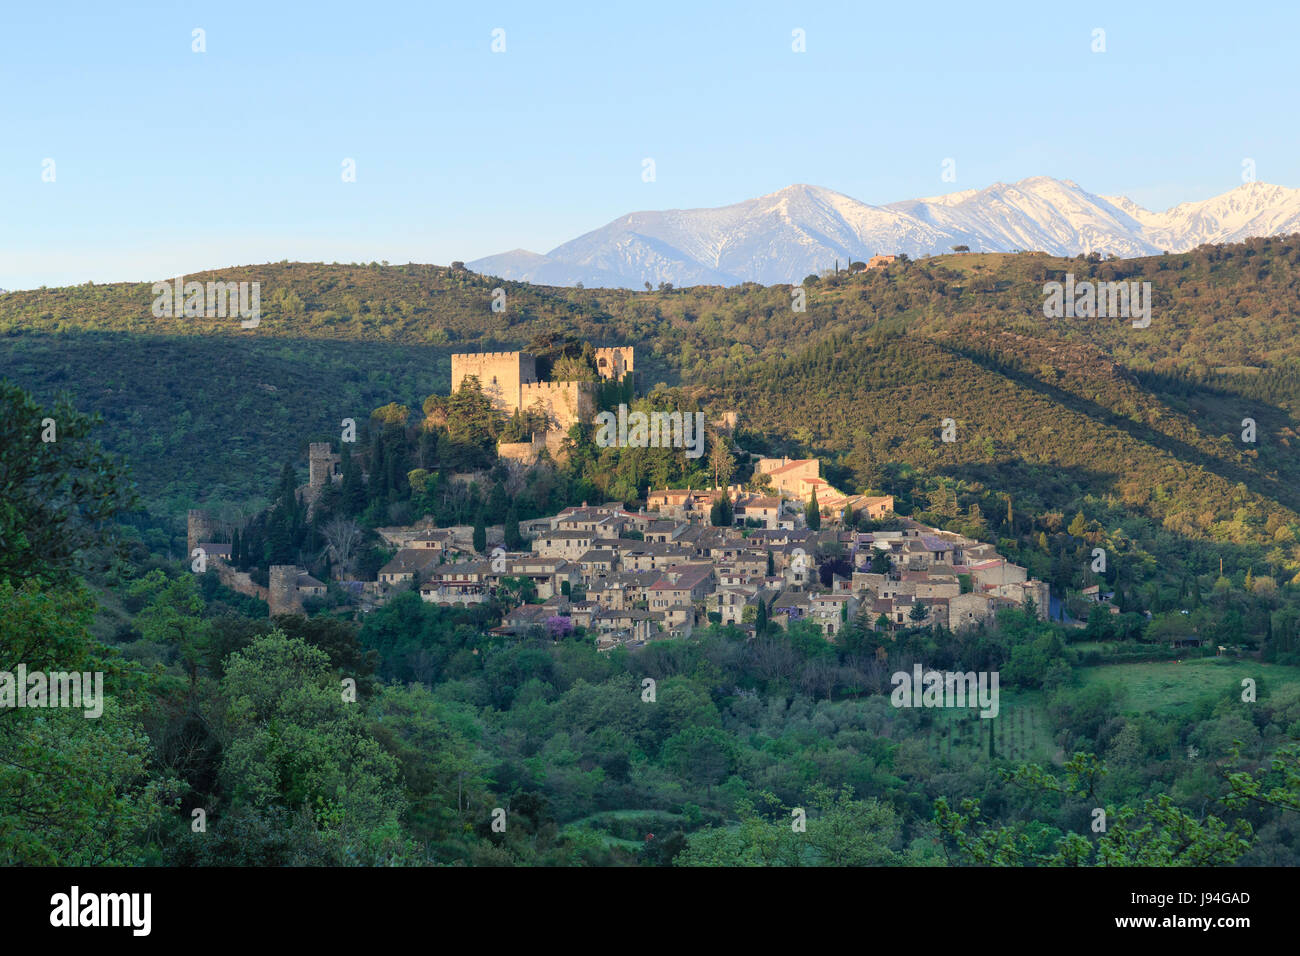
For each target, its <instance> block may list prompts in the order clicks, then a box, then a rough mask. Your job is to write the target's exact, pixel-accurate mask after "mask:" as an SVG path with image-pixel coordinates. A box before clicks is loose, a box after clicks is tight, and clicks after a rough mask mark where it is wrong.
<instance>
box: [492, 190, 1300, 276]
mask: <svg viewBox="0 0 1300 956" xmlns="http://www.w3.org/2000/svg"><path fill="white" fill-rule="evenodd" d="M1292 232H1300V189H1287V188H1285V187H1282V186H1271V185H1267V184H1265V183H1247V184H1245V185H1242V186H1239V187H1237V188H1236V189H1234V190H1232V191H1231V192H1227V193H1224V194H1223V195H1222V196H1216V197H1214V198H1212V199H1206V200H1202V201H1200V202H1188V203H1181V204H1180V205H1177V206H1175V207H1173V208H1172V209H1169V210H1167V211H1165V212H1150V211H1148V210H1146V209H1143V208H1142V207H1141V206H1139V205H1138V204H1137V203H1135V202H1133V201H1132V200H1130V199H1126V198H1124V197H1123V196H1097V195H1094V194H1092V193H1090V192H1087V191H1085V190H1084V189H1082V188H1081V187H1080V186H1079V185H1078V184H1077V183H1073V182H1071V181H1070V180H1068V179H1067V180H1060V179H1051V178H1049V177H1046V176H1035V177H1032V178H1029V179H1023V180H1021V181H1020V182H1018V183H1012V184H1010V185H1008V184H1006V183H995V184H994V185H992V186H989V187H988V188H987V189H978V190H976V189H967V190H963V191H961V192H955V193H949V194H948V195H944V196H930V197H927V198H924V199H912V200H907V201H904V202H896V203H890V204H888V205H885V206H871V205H868V204H866V203H862V202H859V201H858V200H856V199H852V198H850V197H848V196H845V195H843V194H842V193H837V192H834V191H833V190H830V189H823V188H821V187H819V186H806V185H797V186H787V187H786V188H785V189H782V190H780V191H779V192H774V193H771V194H769V195H766V196H760V197H758V198H757V199H750V200H747V201H746V202H741V203H736V204H735V205H731V206H722V207H719V208H716V209H672V210H666V211H663V212H635V213H631V214H629V215H626V216H621V217H620V218H618V219H615V220H614V221H613V222H611V223H609V224H608V225H606V226H603V227H601V228H600V229H597V230H595V231H593V232H589V233H587V234H586V235H583V236H579V237H578V238H576V239H573V240H570V241H569V242H566V243H564V244H563V245H560V246H557V247H556V248H554V249H552V250H551V251H550V252H549V253H547V254H546V255H539V254H538V253H535V252H529V251H527V250H524V249H516V250H514V251H513V252H507V253H503V254H501V255H496V256H488V257H486V258H484V259H478V260H475V261H474V262H470V263H469V264H468V266H469V268H471V269H473V270H474V271H476V272H481V273H485V274H488V275H495V276H501V277H503V278H507V279H519V280H524V281H528V282H534V283H539V284H545V285H576V284H578V283H579V282H581V283H582V284H583V285H587V286H621V287H625V288H640V287H641V286H643V285H644V284H645V283H646V282H649V283H651V284H652V285H658V284H659V283H660V282H671V283H673V284H674V285H678V286H685V285H735V284H736V283H739V282H761V283H764V284H769V285H770V284H774V283H784V282H800V281H802V279H803V278H804V277H805V276H807V275H808V274H810V273H814V272H819V271H820V270H822V269H826V268H829V267H830V266H831V265H833V264H834V262H835V260H837V259H838V260H839V262H840V264H841V265H847V264H848V263H849V262H850V261H852V260H859V259H867V258H868V257H870V256H871V255H873V254H876V253H900V252H902V253H906V254H907V255H909V256H911V257H913V258H917V257H920V256H923V255H934V254H938V253H944V252H948V251H950V250H951V248H952V246H954V245H966V246H970V248H971V249H972V250H974V251H984V252H1009V251H1011V250H1014V249H1026V250H1039V251H1043V252H1048V253H1051V254H1053V255H1071V256H1072V255H1077V254H1078V253H1089V252H1100V253H1103V254H1110V253H1113V254H1115V255H1118V256H1121V257H1130V256H1142V255H1154V254H1157V253H1159V252H1161V251H1162V250H1169V251H1170V252H1182V251H1185V250H1187V249H1192V248H1195V247H1196V246H1198V245H1201V244H1202V243H1206V242H1235V241H1239V240H1241V239H1245V238H1248V237H1250V236H1269V235H1283V234H1287V233H1292Z"/></svg>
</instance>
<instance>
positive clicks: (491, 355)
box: [451, 352, 532, 361]
mask: <svg viewBox="0 0 1300 956" xmlns="http://www.w3.org/2000/svg"><path fill="white" fill-rule="evenodd" d="M521 355H528V353H527V352H453V353H452V355H451V357H452V360H453V361H454V360H456V359H505V360H507V361H508V360H510V359H515V358H518V357H519V356H521ZM528 357H529V358H532V356H528Z"/></svg>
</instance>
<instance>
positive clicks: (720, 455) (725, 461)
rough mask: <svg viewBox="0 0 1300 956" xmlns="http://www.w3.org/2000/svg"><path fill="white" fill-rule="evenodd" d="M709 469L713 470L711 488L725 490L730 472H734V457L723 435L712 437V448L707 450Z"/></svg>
mask: <svg viewBox="0 0 1300 956" xmlns="http://www.w3.org/2000/svg"><path fill="white" fill-rule="evenodd" d="M709 467H710V468H712V469H713V487H714V488H725V487H726V486H727V483H728V482H729V481H731V475H732V472H734V471H735V470H736V457H735V456H734V455H733V454H732V453H731V448H730V446H729V443H728V442H727V439H726V437H725V436H723V435H714V436H713V447H712V448H710V449H709Z"/></svg>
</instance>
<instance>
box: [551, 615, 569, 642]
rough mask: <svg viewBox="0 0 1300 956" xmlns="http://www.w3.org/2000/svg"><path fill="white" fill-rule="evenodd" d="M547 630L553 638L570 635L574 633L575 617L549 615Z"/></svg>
mask: <svg viewBox="0 0 1300 956" xmlns="http://www.w3.org/2000/svg"><path fill="white" fill-rule="evenodd" d="M546 632H547V633H548V634H550V635H551V640H557V639H559V638H561V637H568V636H569V635H570V634H572V633H573V618H571V617H564V616H563V615H560V614H557V615H555V616H554V617H548V618H547V619H546Z"/></svg>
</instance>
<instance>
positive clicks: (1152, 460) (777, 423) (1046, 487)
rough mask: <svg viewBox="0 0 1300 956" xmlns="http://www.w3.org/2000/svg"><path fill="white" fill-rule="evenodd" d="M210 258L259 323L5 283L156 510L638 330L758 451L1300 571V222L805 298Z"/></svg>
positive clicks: (876, 277)
mask: <svg viewBox="0 0 1300 956" xmlns="http://www.w3.org/2000/svg"><path fill="white" fill-rule="evenodd" d="M1067 271H1068V272H1071V273H1073V274H1074V275H1075V278H1076V280H1078V281H1083V280H1085V279H1093V280H1099V281H1120V280H1123V281H1149V282H1150V283H1151V288H1152V298H1153V302H1154V304H1153V312H1152V323H1151V326H1150V327H1149V328H1146V329H1134V328H1132V326H1131V324H1130V323H1129V321H1128V320H1126V319H1092V318H1075V319H1047V318H1045V317H1044V316H1043V311H1042V303H1043V292H1042V285H1043V283H1044V282H1045V281H1048V280H1053V279H1061V278H1063V276H1064V275H1065V273H1066V272H1067ZM189 278H192V279H196V280H199V281H206V280H209V279H221V280H225V281H230V280H247V281H257V282H260V283H261V289H262V295H261V302H262V316H263V318H262V322H261V325H260V327H259V328H257V329H256V330H241V329H239V328H238V322H237V320H234V319H203V318H198V319H156V318H154V317H153V316H152V315H151V313H150V306H151V304H152V301H153V296H152V293H151V289H150V287H149V285H148V284H145V283H138V284H115V285H108V286H92V285H85V286H78V287H74V288H64V289H42V290H35V291H27V292H13V293H9V294H6V295H3V296H0V334H3V336H4V338H3V342H4V346H5V347H4V348H3V349H2V350H0V375H4V376H7V377H9V378H11V379H13V380H14V381H15V382H17V383H18V384H19V385H22V386H23V387H25V388H28V389H31V390H32V391H33V392H34V393H35V394H36V395H37V396H38V397H49V396H50V395H51V394H52V393H53V392H55V391H57V390H59V389H65V388H66V389H68V390H69V391H70V392H71V393H72V394H73V396H74V397H75V399H76V400H77V402H78V403H79V405H80V406H81V407H82V408H84V409H86V410H90V411H99V412H101V413H102V414H103V415H104V416H105V419H106V423H107V427H106V429H105V432H104V438H105V442H106V444H107V445H108V446H109V447H110V449H112V450H117V451H121V452H123V453H125V454H127V455H128V457H129V459H130V460H131V463H132V465H133V469H134V474H135V477H136V479H137V481H138V483H139V485H140V487H141V490H142V493H143V497H144V500H145V502H146V504H147V505H148V506H149V507H150V508H151V510H153V511H155V512H156V513H159V514H166V515H171V516H177V515H179V514H181V513H182V512H183V510H184V509H185V508H186V507H190V506H192V505H194V504H196V503H199V502H221V501H230V500H245V499H257V498H262V497H265V496H266V495H267V494H269V489H270V486H271V484H272V483H273V481H274V477H275V475H276V474H277V473H278V469H279V468H280V467H281V466H282V465H283V463H284V462H285V461H286V460H290V461H294V462H296V463H298V464H299V465H301V462H302V460H303V455H304V449H305V445H306V443H307V442H308V441H311V440H322V439H329V438H332V437H335V436H336V433H337V431H338V423H339V421H340V420H341V419H342V418H344V417H356V418H358V419H359V418H360V417H362V416H364V415H366V414H367V413H368V412H369V410H370V409H372V408H374V407H377V406H379V405H382V404H385V403H386V402H388V401H399V402H403V403H407V404H410V405H412V406H413V407H418V406H419V403H420V402H421V401H422V399H423V398H424V397H425V396H427V395H429V394H432V393H435V392H444V391H445V390H446V388H447V385H448V374H447V372H448V355H449V354H450V353H451V352H453V351H458V350H468V351H474V350H497V349H509V348H518V347H524V346H526V345H528V344H529V343H531V342H534V341H535V340H537V339H538V338H539V337H540V338H544V337H547V336H568V337H573V338H579V339H584V340H587V341H591V342H594V343H597V344H612V343H631V344H634V345H635V346H637V349H638V351H637V369H638V380H639V384H640V387H641V390H642V391H649V390H651V389H652V388H653V387H654V386H655V385H656V383H659V384H662V385H664V386H666V387H668V388H680V389H682V391H683V393H684V395H685V396H687V397H689V398H691V399H698V400H701V401H703V402H704V403H705V404H706V405H707V406H709V407H710V408H712V409H713V410H714V411H718V410H722V409H727V408H733V409H735V410H736V411H738V412H739V413H740V416H741V426H742V433H741V436H740V438H741V442H742V444H743V445H744V447H746V448H747V449H748V450H751V451H762V450H770V451H774V452H785V453H791V454H817V455H820V456H822V457H823V459H824V460H825V461H826V464H827V468H828V470H829V472H830V475H831V477H832V478H833V479H834V480H835V481H837V482H838V483H840V484H841V485H844V486H846V487H851V488H852V489H854V490H861V489H867V488H871V489H875V490H880V491H886V492H890V493H894V494H896V495H899V496H900V500H901V501H905V502H907V504H908V505H909V506H910V507H916V508H924V507H927V505H928V502H929V496H931V495H933V494H935V493H936V492H937V493H938V494H940V495H941V496H942V495H943V492H942V491H941V490H938V491H937V489H939V487H940V486H942V485H945V484H951V485H952V490H953V491H954V493H955V497H956V499H957V501H956V503H957V504H958V505H959V506H960V507H961V508H962V509H963V510H966V509H968V508H969V506H970V504H972V503H974V504H977V505H978V506H979V507H980V509H981V510H982V513H983V514H984V515H985V516H987V517H991V516H992V515H993V514H994V512H995V511H999V512H1000V511H1002V510H1004V506H1003V505H1000V504H999V503H998V502H999V501H1001V500H1002V498H1001V497H1000V496H1001V495H1002V494H1004V493H1005V494H1008V495H1010V496H1011V499H1012V503H1013V505H1014V507H1015V509H1016V511H1017V512H1019V513H1021V514H1024V515H1025V516H1026V517H1028V516H1031V515H1032V516H1041V515H1044V514H1048V515H1050V514H1051V513H1053V512H1066V511H1069V512H1070V513H1071V514H1072V513H1073V511H1075V510H1078V509H1079V508H1080V507H1081V506H1082V505H1083V504H1084V503H1086V502H1092V503H1093V510H1094V511H1101V512H1105V513H1106V514H1097V515H1096V517H1097V518H1104V517H1108V516H1109V517H1110V518H1112V519H1117V518H1118V517H1120V516H1124V517H1126V518H1129V519H1132V520H1141V521H1143V522H1146V523H1147V524H1148V525H1149V526H1150V528H1151V529H1153V531H1152V533H1155V532H1159V533H1165V534H1169V535H1174V536H1178V537H1180V538H1181V537H1186V538H1191V539H1198V540H1202V541H1221V542H1225V543H1230V544H1235V545H1240V546H1250V547H1252V548H1254V549H1255V550H1256V552H1258V554H1259V556H1260V558H1261V560H1263V559H1264V556H1265V555H1271V558H1270V559H1269V560H1270V563H1271V565H1272V570H1273V571H1274V572H1275V573H1279V574H1280V573H1283V572H1286V573H1287V574H1288V576H1289V574H1294V572H1295V571H1296V570H1300V563H1297V557H1300V555H1298V554H1297V552H1296V546H1295V542H1294V533H1293V532H1292V531H1288V530H1287V529H1289V528H1300V524H1298V523H1297V522H1298V521H1300V518H1298V516H1297V508H1300V491H1298V490H1297V489H1300V482H1298V481H1297V479H1300V465H1298V464H1297V460H1296V456H1295V454H1294V453H1293V448H1292V442H1293V441H1294V440H1295V439H1296V426H1297V414H1300V334H1298V333H1300V310H1298V309H1297V293H1298V292H1300V237H1286V238H1281V239H1272V240H1253V241H1251V242H1248V243H1244V244H1241V245H1236V246H1227V247H1205V248H1202V249H1198V250H1196V251H1193V252H1190V253H1186V254H1182V255H1171V256H1160V257H1151V258H1145V259H1134V260H1112V261H1100V260H1099V259H1098V258H1097V257H1092V258H1091V259H1085V258H1082V257H1080V258H1077V259H1069V260H1064V259H1055V258H1050V257H1047V256H1042V255H1032V254H1022V255H1002V256H960V255H958V256H940V257H936V258H932V259H927V260H922V261H919V262H911V263H898V264H895V265H893V266H891V267H890V268H887V269H879V270H873V271H871V272H868V273H864V274H858V275H851V276H850V275H847V274H840V275H834V276H823V277H821V278H819V279H812V278H810V279H809V280H807V281H806V282H805V285H804V290H803V291H805V292H806V295H807V301H806V308H805V309H804V310H803V311H796V309H795V308H794V307H793V306H792V296H791V289H790V288H789V287H783V286H778V287H762V286H758V285H755V284H746V285H742V286H739V287H735V288H727V289H723V288H717V287H699V288H691V289H685V290H658V291H647V292H632V291H627V290H603V289H560V288H550V287H534V286H529V285H527V284H523V283H514V282H507V281H503V280H497V279H494V278H491V277H484V276H478V275H475V274H473V273H470V272H466V271H464V270H463V269H449V268H442V267H435V266H423V265H406V266H382V265H378V264H371V265H368V266H367V265H351V266H349V265H323V264H303V263H280V264H268V265H263V266H249V267H240V268H232V269H226V270H222V271H221V272H220V273H210V274H200V275H195V276H191V277H189ZM497 288H500V289H503V290H504V291H505V296H506V298H505V311H504V312H494V311H493V309H492V301H493V290H494V289H497ZM945 418H951V419H953V420H954V421H955V424H956V438H957V440H956V441H955V442H953V443H946V442H943V441H941V434H940V432H941V427H942V424H941V423H942V421H943V419H945ZM1245 418H1252V419H1254V420H1255V422H1256V423H1257V429H1258V440H1257V442H1256V443H1254V444H1248V443H1244V442H1242V441H1241V431H1242V427H1243V426H1242V420H1243V419H1245ZM740 477H743V471H742V474H741V475H740ZM913 493H915V500H912V497H913ZM946 510H950V509H946ZM1069 517H1070V514H1066V515H1065V520H1067V521H1068V520H1069ZM1088 517H1089V518H1090V519H1091V518H1093V517H1094V515H1093V514H1089V515H1088ZM1112 523H1113V521H1112ZM1009 528H1010V529H1011V530H1014V531H1017V532H1018V533H1019V532H1024V531H1025V530H1026V529H1024V528H1019V527H1018V526H1017V525H1016V524H1015V519H1014V518H1013V522H1012V524H1011V525H1009ZM1259 570H1260V568H1259V567H1258V566H1257V568H1256V571H1257V573H1258V572H1259Z"/></svg>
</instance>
